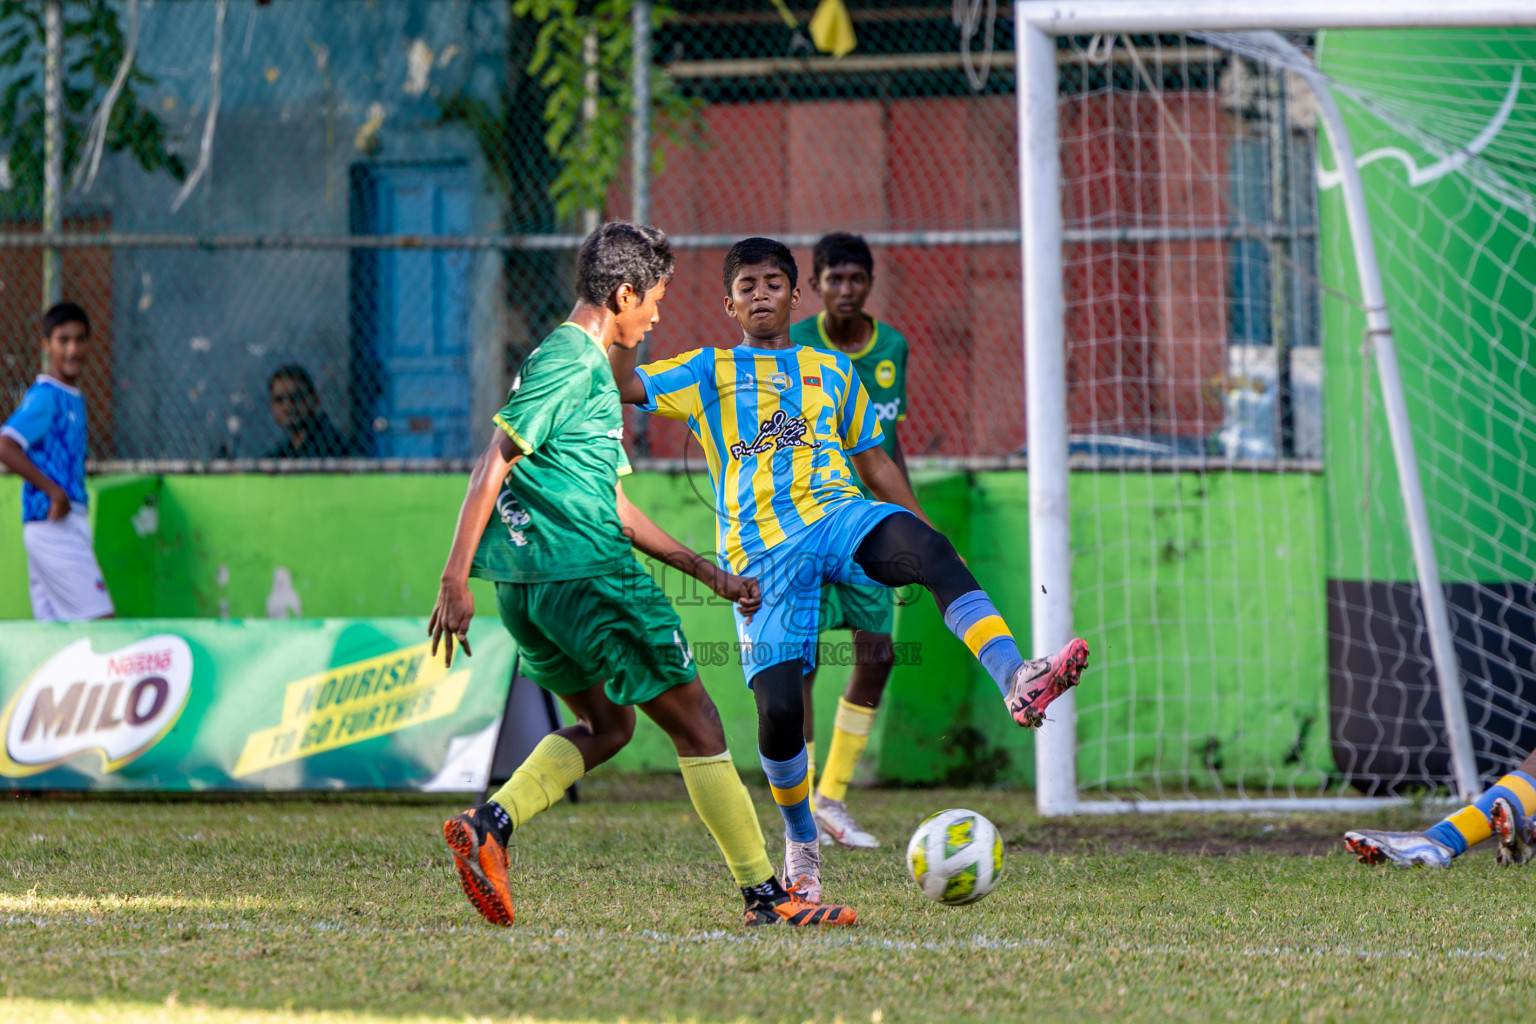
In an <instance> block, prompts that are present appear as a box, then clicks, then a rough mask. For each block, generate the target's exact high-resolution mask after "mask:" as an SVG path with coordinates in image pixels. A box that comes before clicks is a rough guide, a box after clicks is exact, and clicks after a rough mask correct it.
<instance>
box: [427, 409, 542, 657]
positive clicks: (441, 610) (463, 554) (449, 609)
mask: <svg viewBox="0 0 1536 1024" xmlns="http://www.w3.org/2000/svg"><path fill="white" fill-rule="evenodd" d="M522 457H523V453H522V452H521V451H519V450H518V448H517V446H516V445H515V444H513V443H512V439H511V438H510V437H508V436H507V435H506V434H505V433H504V432H502V431H500V430H498V431H496V436H495V437H493V438H491V443H490V444H488V445H486V446H485V451H483V452H481V453H480V457H479V458H478V459H476V460H475V468H474V470H473V471H472V472H471V473H470V474H469V490H468V491H467V492H466V493H465V495H464V504H463V505H462V506H460V508H459V521H458V524H457V525H456V526H455V527H454V528H453V546H452V547H450V548H449V549H448V564H447V565H445V566H443V577H442V581H441V583H440V584H439V585H438V588H437V603H436V604H435V605H433V606H432V618H431V620H430V621H429V622H428V623H427V632H428V633H429V634H430V635H431V637H432V656H433V657H434V658H435V657H437V643H438V641H439V640H442V641H443V644H444V649H443V664H444V665H447V666H450V667H451V666H452V665H453V640H454V637H458V640H459V645H460V646H462V647H463V648H464V653H465V655H470V654H472V653H473V652H472V651H471V650H470V649H469V623H470V621H471V620H472V619H473V618H474V617H475V598H474V596H473V595H472V594H470V592H469V570H470V566H471V565H472V564H473V562H474V560H475V548H476V547H478V546H479V544H480V535H481V534H482V533H484V532H485V524H486V523H488V522H489V521H490V518H491V512H492V511H494V510H495V508H496V495H497V494H499V493H500V492H501V485H502V483H503V482H504V481H505V480H506V479H507V473H508V472H509V471H511V469H512V467H513V466H514V465H516V464H517V460H518V459H521V458H522Z"/></svg>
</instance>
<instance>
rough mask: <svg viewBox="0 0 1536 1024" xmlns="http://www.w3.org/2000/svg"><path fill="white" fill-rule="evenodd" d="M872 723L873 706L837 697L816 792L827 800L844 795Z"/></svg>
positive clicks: (867, 740) (873, 716)
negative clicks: (835, 715) (864, 706)
mask: <svg viewBox="0 0 1536 1024" xmlns="http://www.w3.org/2000/svg"><path fill="white" fill-rule="evenodd" d="M874 725H875V709H874V708H863V707H860V706H859V705H857V704H850V703H848V702H847V701H846V700H844V699H843V698H841V697H839V698H838V699H837V717H836V718H835V719H833V722H832V746H831V747H830V748H829V749H828V750H827V764H826V767H825V768H824V769H822V773H821V785H820V786H818V787H817V789H816V792H817V793H818V794H820V795H821V796H824V797H826V798H827V799H828V800H841V799H843V798H844V797H846V796H847V795H848V783H850V782H852V781H853V770H854V769H855V768H856V767H858V764H859V758H860V757H862V756H863V755H864V748H865V747H867V746H869V730H870V729H872V728H874Z"/></svg>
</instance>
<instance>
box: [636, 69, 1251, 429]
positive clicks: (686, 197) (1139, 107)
mask: <svg viewBox="0 0 1536 1024" xmlns="http://www.w3.org/2000/svg"><path fill="white" fill-rule="evenodd" d="M1164 102H1165V104H1166V112H1165V109H1164V108H1162V107H1159V106H1158V104H1157V103H1156V102H1155V101H1154V100H1153V99H1152V98H1151V97H1150V96H1149V95H1146V94H1131V93H1111V94H1098V95H1093V96H1089V97H1085V98H1078V99H1068V100H1064V101H1063V103H1062V135H1063V143H1064V144H1063V149H1062V161H1063V173H1064V181H1065V185H1066V188H1065V194H1066V216H1067V223H1068V225H1069V226H1099V227H1111V226H1118V227H1130V226H1149V225H1151V224H1153V223H1156V222H1159V221H1161V220H1163V219H1164V218H1165V217H1166V218H1169V219H1171V220H1172V221H1174V222H1175V223H1178V224H1184V225H1190V226H1195V225H1200V226H1206V227H1218V226H1220V224H1221V223H1222V220H1223V216H1224V214H1223V207H1222V200H1221V195H1220V188H1221V182H1222V181H1223V175H1224V173H1225V167H1226V148H1225V145H1224V143H1223V142H1222V139H1221V136H1222V135H1223V134H1224V132H1223V120H1222V119H1223V117H1224V115H1223V112H1222V111H1221V109H1220V107H1219V105H1218V103H1217V100H1216V97H1215V94H1214V93H1194V94H1190V95H1188V96H1185V95H1180V94H1173V95H1169V96H1167V97H1166V98H1165V100H1164ZM704 116H705V120H706V122H707V125H708V131H707V133H706V139H707V142H706V147H705V148H704V149H703V150H696V151H686V152H679V151H676V150H674V151H672V152H671V153H669V158H668V161H667V167H666V170H665V172H664V173H663V174H662V175H660V176H659V178H658V179H657V181H656V183H655V186H654V192H653V204H654V213H653V220H654V221H655V222H656V223H657V224H659V225H661V226H662V227H664V228H665V229H666V230H667V231H669V232H672V233H674V234H680V233H731V234H743V235H744V234H746V233H748V232H766V233H770V234H771V233H775V232H785V231H794V232H820V231H832V230H849V231H871V230H897V231H902V230H950V229H966V228H1009V227H1013V226H1014V225H1016V223H1017V219H1018V204H1017V180H1018V172H1017V156H1016V154H1015V145H1014V138H1015V126H1014V106H1013V99H1012V97H1009V96H995V97H984V98H979V99H959V98H957V99H914V100H892V101H885V102H882V101H875V100H847V101H826V102H815V103H806V102H796V103H748V104H715V105H712V106H710V107H708V108H706V110H705V114H704ZM1170 121H1171V122H1172V124H1173V125H1176V126H1177V127H1178V131H1177V132H1175V131H1173V130H1171V128H1170V127H1169V122H1170ZM1181 136H1182V138H1181ZM614 208H615V209H616V210H620V209H622V205H621V204H619V203H616V204H614ZM1089 211H1091V217H1090V216H1089ZM723 256H724V251H723V250H718V251H715V250H710V251H693V252H683V253H680V254H679V259H678V274H677V278H676V279H675V281H674V282H673V285H672V287H671V289H670V290H669V292H668V298H667V301H666V303H665V305H664V306H663V308H662V322H661V323H660V325H659V326H658V328H657V330H656V331H655V332H653V333H652V335H651V341H650V344H649V354H650V356H651V357H653V358H654V357H660V356H664V355H670V354H674V353H677V352H681V351H684V350H686V349H690V348H695V347H698V346H703V345H730V344H734V343H735V341H736V340H737V338H738V335H737V334H736V332H735V330H734V325H733V324H732V323H731V322H730V321H729V320H728V319H727V318H726V317H725V314H724V312H723V311H722V304H721V303H722V296H723V294H724V288H723V285H722V284H721V282H720V262H721V259H722V258H723ZM796 256H797V259H799V260H800V263H801V272H802V277H804V276H806V275H808V274H809V272H810V253H809V252H808V251H803V252H797V254H796ZM875 260H876V277H875V290H874V295H873V298H872V299H871V304H870V310H871V312H873V313H874V314H875V315H876V316H878V317H880V318H881V319H883V320H888V321H889V322H891V323H893V324H895V325H896V326H897V327H898V328H899V329H900V330H901V331H902V332H903V333H905V334H906V335H907V337H908V338H909V339H910V340H911V343H912V363H911V370H910V381H909V387H910V392H911V408H912V411H911V415H910V418H909V419H908V421H907V423H906V424H905V425H904V426H903V428H902V439H903V443H904V444H905V445H906V447H907V450H908V451H909V452H913V453H933V454H945V455H972V454H976V455H995V454H1003V453H1006V452H1011V451H1015V450H1017V449H1018V448H1019V447H1020V446H1021V445H1022V444H1023V443H1024V409H1023V359H1022V354H1021V350H1022V341H1021V315H1020V314H1021V309H1020V306H1021V299H1020V280H1019V265H1018V250H1017V249H1016V248H1015V247H1013V246H991V247H975V246H947V247H906V246H903V247H896V248H884V249H878V250H876V253H875ZM1066 261H1067V262H1066V265H1067V274H1066V292H1067V302H1068V306H1067V310H1068V312H1067V326H1068V339H1069V340H1068V344H1069V353H1068V372H1069V375H1070V385H1069V386H1070V388H1071V391H1072V394H1071V402H1070V408H1071V415H1072V424H1073V430H1074V431H1075V432H1095V433H1111V434H1122V433H1130V434H1145V433H1163V434H1173V433H1177V434H1184V435H1200V434H1205V433H1209V432H1211V431H1212V430H1214V429H1216V428H1217V427H1219V425H1220V414H1221V410H1220V402H1219V396H1218V394H1217V392H1216V390H1215V389H1212V388H1210V387H1209V386H1208V385H1209V382H1210V380H1211V379H1212V378H1213V377H1219V376H1220V374H1221V373H1222V371H1223V368H1224V361H1225V356H1224V349H1225V299H1224V294H1225V292H1224V282H1225V277H1226V272H1225V268H1224V265H1223V247H1222V243H1220V242H1218V241H1201V242H1161V243H1156V244H1147V245H1127V244H1124V243H1115V244H1098V245H1093V246H1074V247H1069V248H1068V250H1067V252H1066ZM801 308H802V310H803V311H804V313H805V314H811V313H814V312H816V311H817V310H818V309H819V305H818V303H817V301H816V298H815V296H814V294H812V293H811V292H810V291H809V289H808V288H806V289H803V300H802V307H801ZM650 426H651V434H652V451H653V453H654V454H656V455H658V456H668V457H676V456H678V455H680V454H682V446H683V431H682V430H681V428H680V427H678V426H676V425H674V424H662V423H659V422H657V421H654V420H653V421H652V423H651V424H650Z"/></svg>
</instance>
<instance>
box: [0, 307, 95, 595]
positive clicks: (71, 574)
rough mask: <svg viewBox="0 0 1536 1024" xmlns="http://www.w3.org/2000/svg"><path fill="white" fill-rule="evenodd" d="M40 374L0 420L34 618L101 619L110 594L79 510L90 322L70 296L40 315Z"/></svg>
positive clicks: (0, 446) (1, 457)
mask: <svg viewBox="0 0 1536 1024" xmlns="http://www.w3.org/2000/svg"><path fill="white" fill-rule="evenodd" d="M42 340H43V356H44V359H45V360H46V365H47V372H46V373H40V374H38V376H37V381H36V383H34V384H33V385H32V386H31V387H30V388H28V389H27V393H26V395H24V396H23V397H22V399H21V404H20V405H19V406H17V407H16V411H15V412H13V413H11V415H10V418H9V419H7V420H6V421H5V424H4V425H3V426H0V464H3V465H4V466H5V468H6V469H8V470H10V471H11V472H12V473H15V474H16V475H17V476H19V477H21V478H22V480H24V481H25V483H23V484H22V487H21V541H22V545H23V546H24V547H25V548H26V549H27V589H28V590H29V592H30V593H31V597H32V616H33V618H37V619H54V620H70V621H74V620H81V619H105V618H111V616H112V614H113V608H112V598H111V597H110V596H109V595H108V594H107V584H106V582H105V581H104V580H103V579H102V576H101V566H100V565H98V564H97V562H96V552H95V550H94V548H93V546H92V543H91V521H90V518H89V517H88V516H87V515H86V493H85V451H86V422H85V398H84V397H83V396H82V395H81V394H80V387H79V385H80V374H81V371H82V370H83V369H84V368H85V359H86V356H87V355H88V354H89V352H90V342H91V321H90V318H88V317H87V316H86V315H85V310H83V309H81V308H80V307H79V306H77V305H75V304H74V303H73V302H61V303H59V304H58V305H56V306H53V307H52V308H50V309H49V310H48V312H46V313H44V314H43V339H42Z"/></svg>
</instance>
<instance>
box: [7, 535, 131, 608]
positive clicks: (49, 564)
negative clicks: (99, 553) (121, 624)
mask: <svg viewBox="0 0 1536 1024" xmlns="http://www.w3.org/2000/svg"><path fill="white" fill-rule="evenodd" d="M21 542H22V544H23V545H24V546H25V547H26V549H27V587H28V589H29V590H30V591H31V592H32V617H33V618H34V619H47V620H62V621H78V620H81V619H100V618H103V617H105V616H108V615H111V614H112V612H113V608H112V598H111V596H110V595H108V594H107V584H106V581H105V580H103V579H102V577H101V566H100V565H98V564H97V562H96V552H95V550H94V549H93V548H92V546H91V521H90V518H89V517H88V516H87V515H86V512H85V510H84V509H79V508H72V509H70V510H69V515H67V516H65V517H64V518H63V519H62V520H60V521H59V522H56V523H53V522H49V521H47V520H43V521H42V522H38V523H22V524H21Z"/></svg>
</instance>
